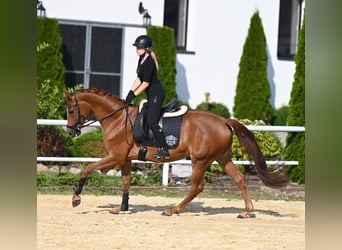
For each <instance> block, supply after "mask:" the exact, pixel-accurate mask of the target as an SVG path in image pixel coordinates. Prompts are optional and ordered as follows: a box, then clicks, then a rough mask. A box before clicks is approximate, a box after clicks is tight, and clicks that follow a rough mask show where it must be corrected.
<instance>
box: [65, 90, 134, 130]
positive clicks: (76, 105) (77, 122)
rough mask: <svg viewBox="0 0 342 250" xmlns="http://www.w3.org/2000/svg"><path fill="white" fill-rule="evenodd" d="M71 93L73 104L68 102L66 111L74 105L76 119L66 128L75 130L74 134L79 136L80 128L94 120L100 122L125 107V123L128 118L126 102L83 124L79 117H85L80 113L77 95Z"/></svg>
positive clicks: (84, 118)
mask: <svg viewBox="0 0 342 250" xmlns="http://www.w3.org/2000/svg"><path fill="white" fill-rule="evenodd" d="M72 95H73V97H74V99H75V103H74V104H70V105H68V106H67V112H69V109H70V108H72V107H76V108H77V121H76V122H75V123H74V124H73V125H71V126H70V125H67V128H69V129H71V130H73V131H74V132H75V134H76V136H79V135H80V134H81V129H82V128H84V127H88V126H89V125H91V124H93V123H95V122H96V121H99V122H100V123H101V122H102V121H103V120H104V119H106V118H108V117H110V116H112V115H114V114H116V113H117V112H119V111H121V110H123V109H126V124H127V120H128V119H127V117H128V104H127V105H125V106H123V107H121V108H119V109H117V110H114V111H112V112H110V113H108V114H106V115H104V116H103V117H101V118H100V119H98V120H91V121H88V122H85V123H84V124H82V123H81V119H83V120H84V121H85V120H86V117H85V116H84V115H82V114H81V110H80V105H79V104H78V101H77V97H76V92H74V93H72Z"/></svg>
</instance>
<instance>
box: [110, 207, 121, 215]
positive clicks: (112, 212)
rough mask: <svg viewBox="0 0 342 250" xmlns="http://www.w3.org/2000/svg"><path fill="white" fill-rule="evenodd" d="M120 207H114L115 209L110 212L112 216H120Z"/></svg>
mask: <svg viewBox="0 0 342 250" xmlns="http://www.w3.org/2000/svg"><path fill="white" fill-rule="evenodd" d="M120 210H121V209H120V207H114V208H112V209H111V210H109V212H110V213H111V214H119V213H120Z"/></svg>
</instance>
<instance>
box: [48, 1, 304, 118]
mask: <svg viewBox="0 0 342 250" xmlns="http://www.w3.org/2000/svg"><path fill="white" fill-rule="evenodd" d="M42 2H43V5H44V7H45V8H46V12H47V17H49V18H56V19H58V20H59V21H60V22H61V23H63V22H68V21H70V20H77V21H79V22H95V23H97V24H98V25H104V26H106V25H114V26H115V25H122V26H121V27H122V29H123V32H122V48H121V56H122V57H121V69H120V70H121V72H120V76H121V77H120V87H119V91H118V92H119V93H120V96H121V97H125V96H126V93H127V92H128V90H129V88H130V86H131V84H132V82H133V80H134V78H135V69H136V63H137V56H136V53H135V49H134V48H133V47H132V43H133V42H134V40H135V38H136V37H137V36H138V35H140V34H144V33H145V32H146V30H145V28H144V27H143V25H142V15H141V14H140V13H139V12H138V6H139V2H140V1H138V0H129V1H123V0H97V1H93V0H58V1H56V0H43V1H42ZM143 6H144V8H146V9H148V13H149V15H150V16H151V17H152V19H151V21H152V25H155V26H163V25H164V24H169V23H170V22H173V23H174V25H176V26H177V32H178V33H177V38H176V40H177V45H178V48H179V49H178V51H177V76H176V82H177V87H176V90H177V94H178V97H179V99H180V100H182V101H185V102H188V103H189V104H190V106H191V107H193V108H194V107H196V106H197V105H198V104H199V103H201V102H202V101H204V99H205V96H204V93H205V92H209V93H210V97H211V101H214V102H219V103H223V104H224V105H226V106H227V107H228V108H229V110H230V112H232V109H233V105H234V96H235V88H236V83H237V75H238V71H239V62H240V57H241V55H242V49H243V45H244V42H245V39H246V36H247V32H248V28H249V25H250V20H251V17H252V15H253V14H254V13H255V11H256V10H258V11H259V15H260V17H261V20H262V23H263V26H264V32H265V35H266V41H267V51H268V56H269V58H268V63H269V65H268V77H269V82H270V87H271V91H272V98H271V100H270V102H271V104H272V105H273V106H274V107H275V108H279V107H281V106H282V105H288V102H289V99H290V92H291V88H292V83H293V79H294V72H295V63H294V61H293V59H291V58H286V57H287V55H289V54H294V53H295V49H296V42H297V38H298V37H297V36H298V27H299V23H300V22H301V20H302V18H301V17H302V15H303V11H302V10H303V8H304V3H302V1H301V0H240V1H231V0H212V1H204V0H158V1H157V0H143ZM280 10H281V11H280ZM172 13H178V14H179V15H178V18H177V17H175V16H173V15H172ZM164 14H165V15H164ZM164 16H165V17H164ZM284 57H285V59H284ZM87 71H89V69H85V70H84V72H85V74H86V72H87ZM84 84H85V87H89V86H87V83H86V82H84Z"/></svg>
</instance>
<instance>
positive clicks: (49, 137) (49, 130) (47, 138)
mask: <svg viewBox="0 0 342 250" xmlns="http://www.w3.org/2000/svg"><path fill="white" fill-rule="evenodd" d="M70 144H71V141H70V138H69V137H68V136H67V134H66V132H65V131H64V130H63V129H62V128H60V127H54V126H40V127H38V128H37V156H51V157H52V156H60V157H66V156H69V155H70V154H69V151H68V145H70ZM50 164H58V163H55V162H50Z"/></svg>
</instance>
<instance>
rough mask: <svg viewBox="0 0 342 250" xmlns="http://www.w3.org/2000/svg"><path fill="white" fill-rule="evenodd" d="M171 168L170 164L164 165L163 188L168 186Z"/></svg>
mask: <svg viewBox="0 0 342 250" xmlns="http://www.w3.org/2000/svg"><path fill="white" fill-rule="evenodd" d="M169 168H170V163H169V162H165V163H164V164H163V181H162V183H163V186H167V185H168V183H169Z"/></svg>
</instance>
